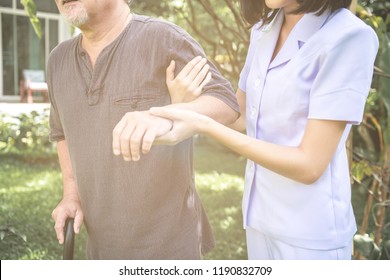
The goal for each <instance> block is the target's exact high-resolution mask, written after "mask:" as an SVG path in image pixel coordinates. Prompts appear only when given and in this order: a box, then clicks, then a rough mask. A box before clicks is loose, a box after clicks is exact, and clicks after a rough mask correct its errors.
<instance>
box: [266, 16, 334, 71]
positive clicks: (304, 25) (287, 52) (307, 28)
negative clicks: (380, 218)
mask: <svg viewBox="0 0 390 280" xmlns="http://www.w3.org/2000/svg"><path fill="white" fill-rule="evenodd" d="M329 15H330V12H329V11H326V12H324V13H323V14H321V15H320V16H317V15H316V14H315V13H308V14H305V15H304V16H303V17H302V18H301V19H300V20H299V21H298V23H297V24H296V25H295V26H294V28H293V29H292V30H291V33H290V35H289V36H288V38H287V40H286V42H285V43H284V45H283V48H282V49H281V50H280V51H279V53H278V55H277V56H276V57H275V58H274V60H273V61H272V62H271V64H270V65H269V69H271V68H273V67H276V66H278V65H281V64H283V63H285V62H287V61H289V60H291V58H293V56H294V55H295V54H296V53H297V52H298V51H299V49H300V48H301V47H302V46H303V45H304V44H305V43H306V42H307V41H308V40H309V39H310V37H311V36H312V35H313V34H314V33H316V32H317V31H318V30H319V29H321V27H322V26H323V25H324V24H325V22H326V20H327V19H328V17H329ZM283 17H284V13H283V11H282V10H280V11H279V12H278V14H277V15H276V17H275V18H274V20H273V21H272V22H271V23H270V24H269V26H267V28H271V27H272V29H276V30H275V31H276V32H275V33H276V36H279V32H280V28H281V26H282V23H283ZM276 23H277V24H276ZM263 31H264V29H263Z"/></svg>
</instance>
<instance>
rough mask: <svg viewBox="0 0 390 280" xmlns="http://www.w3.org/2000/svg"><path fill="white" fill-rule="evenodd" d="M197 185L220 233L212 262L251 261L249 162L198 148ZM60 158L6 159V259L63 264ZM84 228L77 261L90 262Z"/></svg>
mask: <svg viewBox="0 0 390 280" xmlns="http://www.w3.org/2000/svg"><path fill="white" fill-rule="evenodd" d="M195 150H196V152H195V169H196V182H197V188H198V191H199V194H200V196H201V198H202V201H203V204H204V207H205V209H206V212H207V214H208V216H209V218H210V222H211V224H212V227H213V229H214V233H215V236H216V240H217V246H216V248H215V249H214V250H213V251H212V252H210V253H209V254H207V255H206V257H205V258H206V259H245V258H246V248H245V233H244V230H243V229H242V218H241V197H242V190H243V174H244V166H245V160H244V159H242V158H240V157H238V156H237V155H236V154H234V153H232V152H230V151H228V150H227V149H225V148H223V147H222V146H220V145H218V144H216V143H215V142H212V141H210V140H205V139H203V138H202V139H200V140H198V141H197V144H196V149H195ZM61 189H62V181H61V176H60V170H59V166H58V163H57V159H56V157H48V158H39V157H34V159H30V158H29V157H28V156H22V155H15V154H13V155H4V154H0V237H1V238H0V239H2V240H0V259H3V260H4V259H13V260H15V259H46V260H50V259H61V258H62V246H60V245H59V244H58V242H57V239H56V236H55V232H54V229H53V227H54V222H53V221H52V219H51V212H52V210H53V209H54V207H55V206H56V204H57V203H58V201H59V199H60V198H61V194H62V190H61ZM85 240H86V233H85V230H84V228H83V229H82V232H81V234H80V235H79V236H77V237H76V242H75V259H85V258H86V256H85V253H84V247H85Z"/></svg>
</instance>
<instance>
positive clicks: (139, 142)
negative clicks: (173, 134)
mask: <svg viewBox="0 0 390 280" xmlns="http://www.w3.org/2000/svg"><path fill="white" fill-rule="evenodd" d="M171 128H172V122H171V121H170V120H167V119H163V118H160V117H156V116H152V115H151V114H150V113H149V111H142V112H129V113H126V114H125V115H124V116H123V118H122V119H121V120H120V121H119V123H118V124H117V125H116V126H115V128H114V130H113V135H112V138H113V139H112V148H113V152H114V155H120V154H122V156H123V159H124V160H125V161H131V160H132V161H138V160H139V159H140V158H141V150H142V153H143V154H147V153H148V152H149V151H150V149H151V147H152V145H153V142H154V140H155V138H156V137H159V136H161V135H164V134H165V133H167V132H168V131H170V130H171Z"/></svg>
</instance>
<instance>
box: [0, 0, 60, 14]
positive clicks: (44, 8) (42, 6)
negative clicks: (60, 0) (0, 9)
mask: <svg viewBox="0 0 390 280" xmlns="http://www.w3.org/2000/svg"><path fill="white" fill-rule="evenodd" d="M0 1H2V0H0ZM6 1H10V0H6ZM10 2H12V1H10ZM35 5H36V6H37V10H38V11H40V12H46V13H53V14H57V13H58V9H57V5H56V3H55V1H53V0H35ZM17 8H18V9H23V5H22V4H20V1H18V2H17Z"/></svg>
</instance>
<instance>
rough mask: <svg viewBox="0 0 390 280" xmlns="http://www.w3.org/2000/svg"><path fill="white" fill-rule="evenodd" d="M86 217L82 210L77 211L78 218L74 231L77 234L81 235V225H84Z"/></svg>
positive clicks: (75, 219) (75, 220)
mask: <svg viewBox="0 0 390 280" xmlns="http://www.w3.org/2000/svg"><path fill="white" fill-rule="evenodd" d="M83 220H84V215H83V212H82V211H81V210H77V212H76V216H75V217H74V224H73V230H74V232H75V233H76V234H79V233H80V228H81V225H82V224H83Z"/></svg>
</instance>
